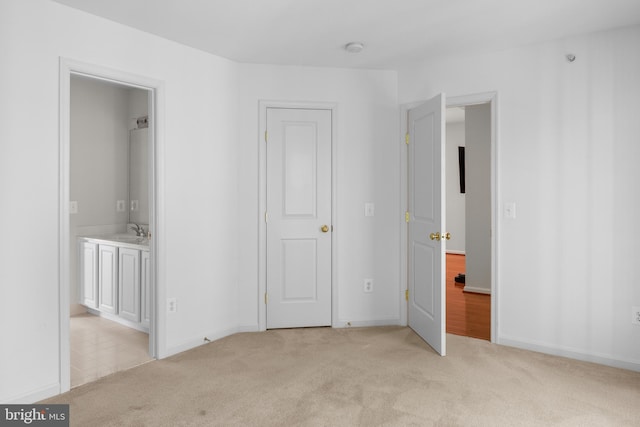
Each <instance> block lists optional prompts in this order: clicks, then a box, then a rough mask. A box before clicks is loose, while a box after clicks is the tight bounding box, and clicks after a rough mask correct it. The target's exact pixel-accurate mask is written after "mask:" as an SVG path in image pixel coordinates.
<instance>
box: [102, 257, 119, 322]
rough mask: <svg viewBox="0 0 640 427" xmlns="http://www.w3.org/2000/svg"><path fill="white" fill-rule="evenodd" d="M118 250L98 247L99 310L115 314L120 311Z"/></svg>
mask: <svg viewBox="0 0 640 427" xmlns="http://www.w3.org/2000/svg"><path fill="white" fill-rule="evenodd" d="M117 304H118V248H117V247H116V246H110V245H98V308H99V309H100V311H103V312H105V313H111V314H115V313H117V310H118V306H117Z"/></svg>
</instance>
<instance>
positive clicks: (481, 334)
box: [447, 254, 491, 340]
mask: <svg viewBox="0 0 640 427" xmlns="http://www.w3.org/2000/svg"><path fill="white" fill-rule="evenodd" d="M464 272H465V256H464V255H454V254H447V333H449V334H455V335H464V336H468V337H474V338H481V339H484V340H490V339H491V296H490V295H484V294H476V293H471V292H463V289H464V284H461V283H456V282H455V280H454V278H455V277H456V276H457V275H458V274H459V273H464Z"/></svg>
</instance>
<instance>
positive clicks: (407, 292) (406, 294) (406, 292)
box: [404, 289, 409, 301]
mask: <svg viewBox="0 0 640 427" xmlns="http://www.w3.org/2000/svg"><path fill="white" fill-rule="evenodd" d="M404 299H405V300H406V301H409V289H407V290H405V291H404Z"/></svg>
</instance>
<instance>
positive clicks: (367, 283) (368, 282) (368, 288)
mask: <svg viewBox="0 0 640 427" xmlns="http://www.w3.org/2000/svg"><path fill="white" fill-rule="evenodd" d="M363 291H364V292H367V293H369V292H373V279H364V288H363Z"/></svg>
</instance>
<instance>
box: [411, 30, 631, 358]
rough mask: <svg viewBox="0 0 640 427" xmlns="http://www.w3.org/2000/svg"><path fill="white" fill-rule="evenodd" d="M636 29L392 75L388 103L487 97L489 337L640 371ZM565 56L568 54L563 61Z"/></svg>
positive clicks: (463, 58)
mask: <svg viewBox="0 0 640 427" xmlns="http://www.w3.org/2000/svg"><path fill="white" fill-rule="evenodd" d="M639 45H640V27H638V26H636V27H632V28H625V29H620V30H616V31H610V32H604V33H596V34H589V35H585V36H581V37H575V38H570V39H564V40H558V41H554V42H549V43H544V44H537V45H533V46H528V47H524V48H519V49H512V50H507V51H503V52H497V53H493V54H478V55H467V56H458V57H450V58H446V59H441V60H438V61H433V62H430V63H423V64H420V65H417V66H408V67H406V68H403V69H402V70H400V72H399V77H398V78H399V98H400V99H399V100H400V102H401V103H404V102H410V101H415V100H420V99H427V98H429V97H431V96H433V95H434V94H436V93H438V92H442V91H444V92H446V93H447V94H448V95H450V96H453V95H464V94H472V93H478V92H486V91H493V90H496V91H497V92H498V110H499V112H498V138H499V139H498V156H499V157H498V165H497V168H498V194H497V196H498V200H499V201H500V202H508V201H513V202H515V203H516V204H517V218H516V219H514V220H507V219H505V218H503V217H502V215H501V212H499V215H500V216H499V224H498V225H499V228H498V230H497V232H498V233H499V234H498V241H497V244H498V257H499V265H498V271H497V274H498V295H497V307H496V309H497V314H498V325H497V326H498V329H497V337H496V338H497V341H498V342H499V343H505V344H511V345H516V346H519V347H525V348H534V349H538V350H542V351H546V352H550V353H560V354H566V355H570V356H573V357H578V358H584V359H591V360H596V361H600V362H603V363H610V364H614V365H619V366H626V367H630V368H633V369H637V370H640V327H638V326H637V325H632V324H631V317H630V312H631V306H634V305H635V306H639V305H640V286H638V277H640V263H638V262H637V258H638V256H640V239H638V236H640V225H639V224H640V222H639V221H638V218H640V196H639V193H638V190H637V183H638V182H640V168H638V165H637V163H638V159H640V144H638V143H637V142H638V135H639V134H640V120H638V117H640V103H638V99H640V79H638V76H639V75H640V50H639V49H638V46H639ZM567 53H574V54H575V55H576V57H577V59H576V61H575V62H573V63H569V62H568V61H567V60H566V59H565V55H566V54H567Z"/></svg>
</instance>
